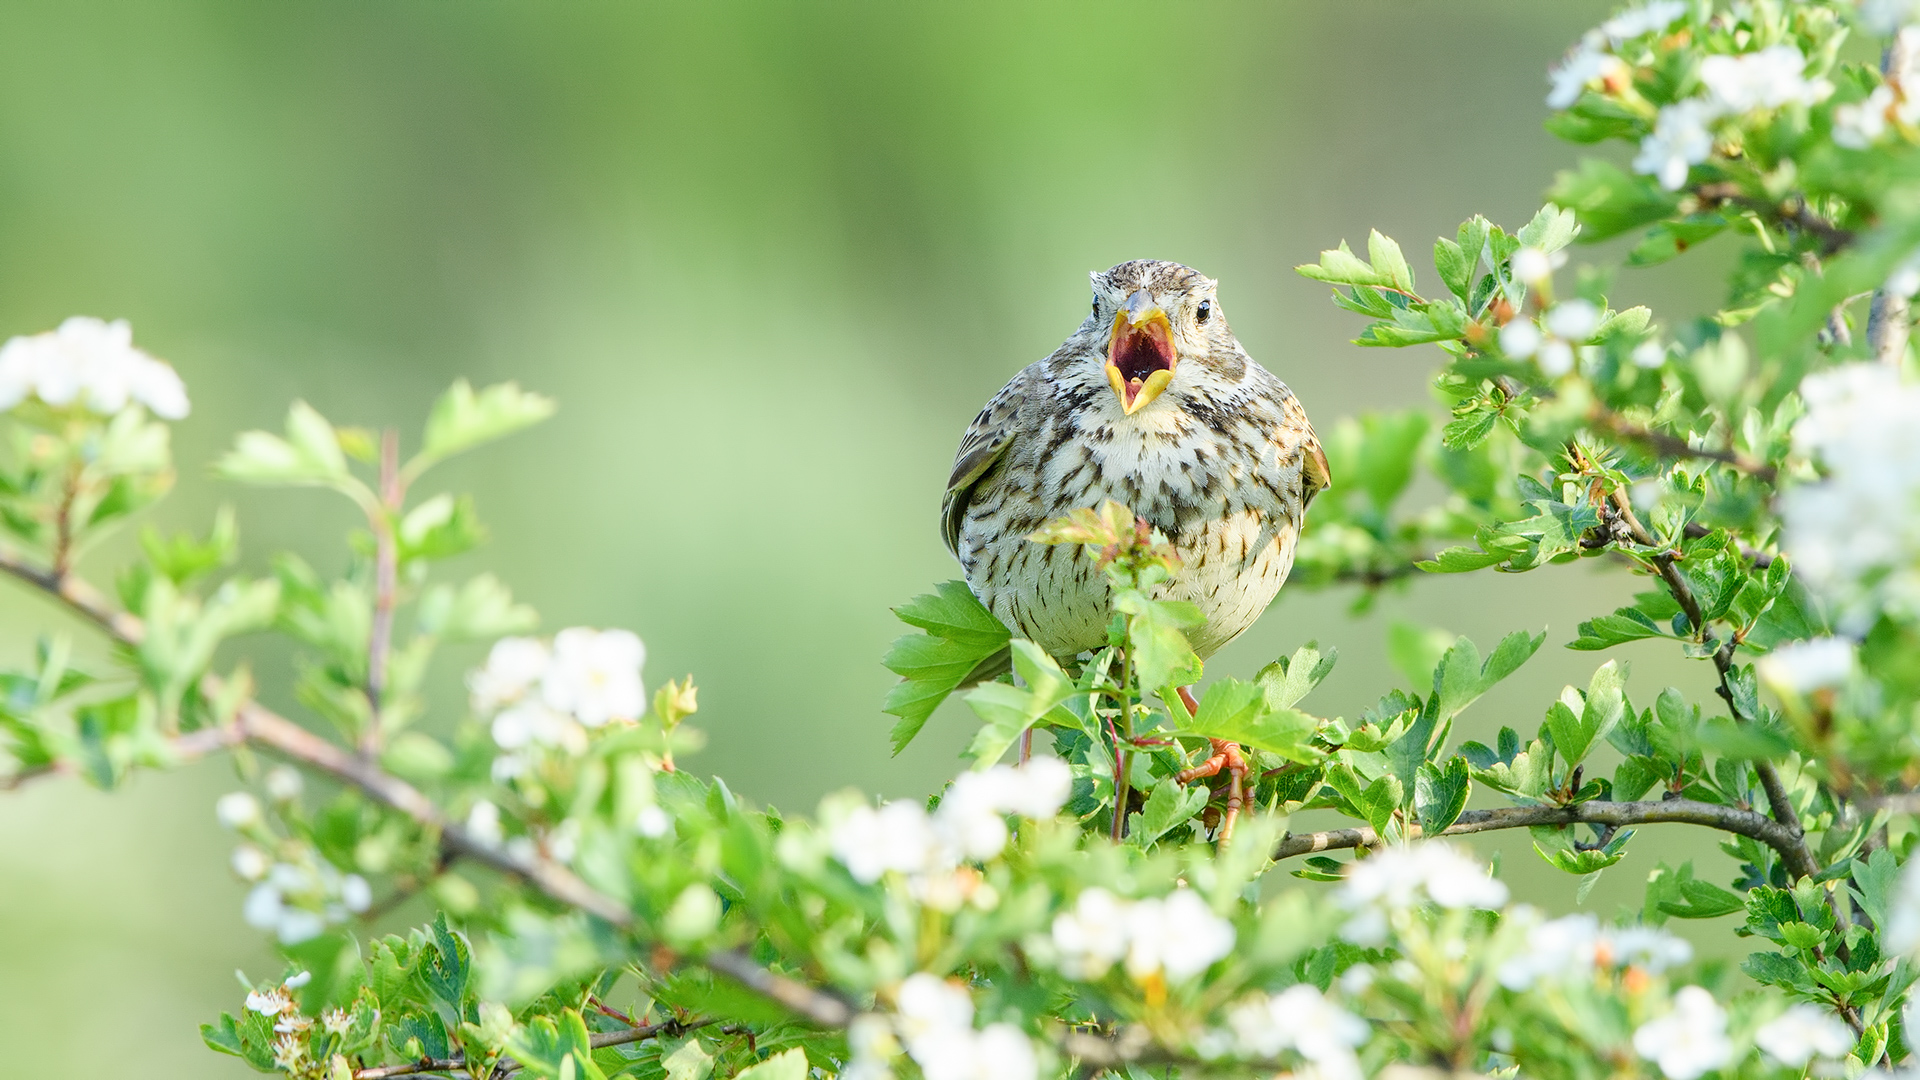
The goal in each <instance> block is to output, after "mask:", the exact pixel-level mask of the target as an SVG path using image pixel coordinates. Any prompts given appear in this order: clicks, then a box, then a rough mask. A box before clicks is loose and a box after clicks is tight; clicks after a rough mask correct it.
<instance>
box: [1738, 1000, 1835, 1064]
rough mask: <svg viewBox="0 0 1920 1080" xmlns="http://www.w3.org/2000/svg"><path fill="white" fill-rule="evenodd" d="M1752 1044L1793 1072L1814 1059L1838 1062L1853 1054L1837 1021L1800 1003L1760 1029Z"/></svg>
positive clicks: (1815, 1008) (1826, 1013) (1823, 1011)
mask: <svg viewBox="0 0 1920 1080" xmlns="http://www.w3.org/2000/svg"><path fill="white" fill-rule="evenodd" d="M1753 1041H1754V1044H1755V1045H1757V1046H1759V1047H1760V1049H1761V1050H1762V1051H1764V1052H1765V1053H1766V1055H1767V1056H1768V1057H1770V1058H1772V1059H1773V1060H1775V1061H1777V1062H1779V1063H1780V1064H1782V1065H1785V1066H1787V1067H1789V1068H1793V1069H1802V1068H1805V1067H1806V1064H1807V1062H1809V1061H1812V1060H1813V1059H1814V1058H1815V1057H1823V1058H1830V1059H1834V1060H1838V1059H1839V1058H1843V1057H1845V1056H1846V1055H1847V1054H1848V1053H1849V1052H1851V1051H1852V1050H1853V1043H1854V1038H1853V1032H1852V1031H1851V1030H1849V1029H1848V1028H1847V1025H1845V1024H1843V1023H1841V1022H1840V1018H1839V1017H1837V1016H1835V1015H1833V1014H1832V1013H1830V1012H1828V1011H1827V1010H1825V1009H1822V1008H1820V1007H1819V1006H1818V1005H1809V1004H1807V1003H1806V1002H1801V1003H1799V1004H1797V1005H1794V1006H1792V1007H1791V1008H1789V1009H1787V1011H1786V1012H1784V1013H1781V1014H1780V1015H1779V1016H1777V1017H1774V1018H1773V1019H1772V1020H1769V1021H1767V1022H1766V1023H1765V1024H1762V1025H1761V1026H1760V1030H1759V1031H1756V1032H1754V1033H1753Z"/></svg>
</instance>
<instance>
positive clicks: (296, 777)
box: [263, 765, 306, 803]
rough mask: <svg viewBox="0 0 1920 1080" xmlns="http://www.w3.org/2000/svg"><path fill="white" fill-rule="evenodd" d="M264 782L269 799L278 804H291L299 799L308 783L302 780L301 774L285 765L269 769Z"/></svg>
mask: <svg viewBox="0 0 1920 1080" xmlns="http://www.w3.org/2000/svg"><path fill="white" fill-rule="evenodd" d="M263 782H264V785H265V787H266V789H267V798H269V799H272V800H273V801H274V802H277V803H290V802H292V801H293V800H295V799H297V798H299V797H300V792H301V790H302V789H303V788H304V787H305V786H306V782H305V781H303V780H301V779H300V774H299V773H298V772H296V771H295V770H293V769H290V768H288V767H287V766H285V765H277V766H275V767H273V768H271V769H268V770H267V775H266V777H265V778H264V781H263Z"/></svg>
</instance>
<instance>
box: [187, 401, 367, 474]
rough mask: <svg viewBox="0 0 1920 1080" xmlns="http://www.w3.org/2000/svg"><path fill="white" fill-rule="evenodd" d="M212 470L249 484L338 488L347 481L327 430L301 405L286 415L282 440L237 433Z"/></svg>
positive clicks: (329, 426) (317, 416)
mask: <svg viewBox="0 0 1920 1080" xmlns="http://www.w3.org/2000/svg"><path fill="white" fill-rule="evenodd" d="M214 471H215V472H217V473H218V474H219V475H221V476H224V477H226V478H227V479H229V480H239V481H243V482H246V483H252V484H292V485H312V484H327V485H338V484H341V483H343V482H345V481H347V480H349V479H351V477H350V475H349V474H348V472H347V458H346V455H345V454H343V453H341V451H340V441H339V439H337V438H336V437H335V436H334V432H333V425H332V424H329V423H327V418H326V417H324V416H321V415H320V414H319V413H317V412H315V411H314V410H313V407H312V406H310V405H308V404H307V403H306V402H304V401H296V402H294V403H293V407H292V408H291V409H289V410H288V412H287V433H286V437H285V438H281V437H280V436H277V435H270V434H268V433H267V432H264V431H243V432H241V433H240V437H239V438H238V439H237V440H235V442H234V448H233V449H232V450H230V451H228V452H227V455H226V456H225V457H223V458H221V459H220V461H219V462H218V463H217V464H215V466H214Z"/></svg>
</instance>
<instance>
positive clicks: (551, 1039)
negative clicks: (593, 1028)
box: [507, 1009, 607, 1080]
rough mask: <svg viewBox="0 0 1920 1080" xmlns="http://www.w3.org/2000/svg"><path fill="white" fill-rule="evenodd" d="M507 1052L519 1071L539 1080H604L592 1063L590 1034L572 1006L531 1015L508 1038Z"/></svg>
mask: <svg viewBox="0 0 1920 1080" xmlns="http://www.w3.org/2000/svg"><path fill="white" fill-rule="evenodd" d="M507 1052H508V1053H510V1054H512V1055H513V1057H514V1060H516V1061H518V1062H519V1063H520V1067H521V1069H522V1070H524V1071H526V1072H529V1073H532V1074H533V1075H534V1076H538V1077H541V1078H542V1080H607V1074H606V1073H604V1072H602V1071H601V1070H600V1067H599V1066H598V1065H595V1064H594V1063H593V1043H592V1037H591V1036H589V1035H588V1034H587V1024H586V1020H585V1019H584V1018H582V1017H581V1015H580V1013H579V1011H578V1010H575V1009H562V1010H561V1011H560V1015H558V1016H554V1017H548V1016H535V1017H532V1018H530V1019H529V1020H528V1021H527V1023H526V1024H525V1025H524V1026H523V1027H521V1028H519V1029H517V1030H516V1031H515V1032H514V1033H513V1034H512V1035H511V1036H510V1037H509V1038H508V1039H507Z"/></svg>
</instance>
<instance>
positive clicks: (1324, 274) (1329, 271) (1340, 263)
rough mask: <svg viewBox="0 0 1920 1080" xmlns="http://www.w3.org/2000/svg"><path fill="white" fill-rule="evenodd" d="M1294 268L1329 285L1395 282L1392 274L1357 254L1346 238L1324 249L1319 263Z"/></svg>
mask: <svg viewBox="0 0 1920 1080" xmlns="http://www.w3.org/2000/svg"><path fill="white" fill-rule="evenodd" d="M1375 235H1378V234H1375ZM1293 269H1294V271H1295V272H1297V273H1298V274H1299V275H1300V276H1301V277H1307V278H1312V279H1313V280H1315V281H1324V282H1326V283H1327V284H1329V285H1387V286H1392V285H1393V283H1394V282H1393V278H1392V276H1391V275H1389V274H1387V273H1385V272H1384V271H1380V270H1375V269H1374V268H1373V267H1372V266H1369V265H1368V264H1367V263H1366V261H1365V260H1363V259H1361V258H1360V257H1359V256H1357V255H1355V254H1354V253H1353V249H1351V248H1349V247H1347V242H1346V241H1345V240H1342V241H1340V246H1339V247H1338V248H1334V249H1331V250H1327V251H1322V252H1321V253H1320V262H1319V264H1318V265H1312V264H1309V265H1303V266H1296V267H1294V268H1293Z"/></svg>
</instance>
